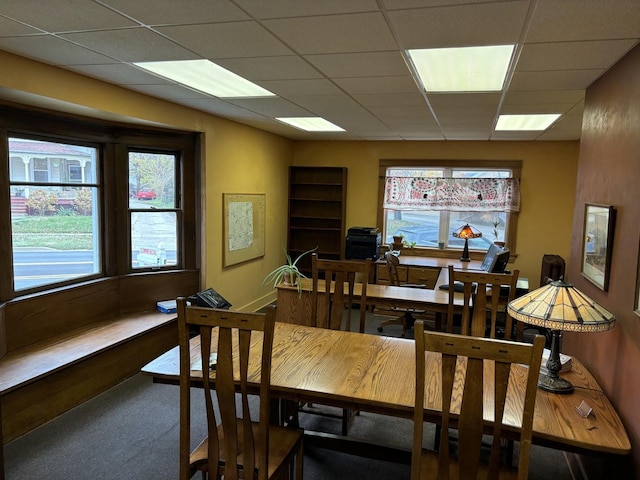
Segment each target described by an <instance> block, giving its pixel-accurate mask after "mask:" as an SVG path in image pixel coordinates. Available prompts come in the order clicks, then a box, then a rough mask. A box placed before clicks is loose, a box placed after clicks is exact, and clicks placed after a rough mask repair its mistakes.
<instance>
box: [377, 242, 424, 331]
mask: <svg viewBox="0 0 640 480" xmlns="http://www.w3.org/2000/svg"><path fill="white" fill-rule="evenodd" d="M384 259H385V261H386V262H387V270H388V272H389V284H390V285H394V286H396V287H407V288H427V286H426V285H422V284H416V283H402V282H400V276H399V275H398V267H399V266H400V260H398V257H397V256H396V255H394V254H393V253H391V252H386V253H385V254H384ZM391 311H392V312H393V313H394V314H400V315H399V316H398V317H396V318H391V319H389V320H384V321H382V322H380V325H378V331H379V332H382V331H383V330H384V327H386V326H388V325H401V326H402V334H401V336H402V337H404V336H405V335H406V334H407V330H409V329H411V328H413V324H414V323H415V321H416V319H415V317H414V315H425V314H426V313H427V312H426V310H417V309H414V308H399V307H391Z"/></svg>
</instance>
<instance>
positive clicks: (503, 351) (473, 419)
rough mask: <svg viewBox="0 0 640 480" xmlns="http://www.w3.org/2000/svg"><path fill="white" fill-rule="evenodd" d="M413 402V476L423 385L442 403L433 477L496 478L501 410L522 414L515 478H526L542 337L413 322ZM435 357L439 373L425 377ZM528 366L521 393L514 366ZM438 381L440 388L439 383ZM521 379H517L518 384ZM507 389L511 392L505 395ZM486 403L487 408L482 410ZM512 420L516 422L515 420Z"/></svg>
mask: <svg viewBox="0 0 640 480" xmlns="http://www.w3.org/2000/svg"><path fill="white" fill-rule="evenodd" d="M415 332H416V403H415V410H414V443H413V455H412V465H411V478H412V480H418V479H420V478H421V477H420V472H421V471H422V470H423V465H422V462H423V452H424V451H425V450H424V449H423V446H422V438H423V421H424V404H425V403H424V402H425V387H426V385H427V380H428V381H429V383H428V388H429V389H430V391H432V392H433V391H434V390H433V389H434V388H435V389H436V391H438V394H439V395H440V396H441V405H442V423H441V424H442V435H441V440H440V445H439V453H438V455H439V456H438V459H437V469H438V472H437V474H436V475H435V476H434V477H433V478H437V479H439V480H445V479H447V480H448V479H449V478H450V477H449V475H450V472H455V476H454V478H456V479H476V478H485V475H486V478H498V472H499V471H501V469H503V468H505V466H504V465H503V464H501V462H500V447H501V442H500V440H501V438H502V437H503V424H504V421H505V412H506V411H509V412H510V415H512V414H513V415H515V416H514V418H518V419H521V422H522V423H521V425H520V432H519V439H518V440H519V441H520V445H521V447H520V454H519V461H518V471H517V475H518V479H526V478H527V475H528V469H529V455H530V448H531V435H532V425H533V412H534V406H535V398H536V385H537V379H538V374H539V371H540V363H541V357H542V350H543V348H544V337H542V336H540V335H537V336H536V337H535V339H534V342H533V344H528V343H516V342H512V341H506V340H495V339H488V338H477V337H473V336H467V335H452V334H448V333H440V332H431V331H427V330H425V328H424V324H423V323H422V322H416V325H415ZM438 358H440V363H441V367H440V377H439V378H433V377H430V378H429V379H425V375H426V371H427V369H426V362H427V361H437V359H438ZM521 368H527V372H526V375H524V378H525V379H526V385H525V386H524V387H525V388H524V396H522V395H521V394H513V393H512V392H515V391H516V390H515V386H514V383H513V382H515V381H519V382H520V381H522V380H521V378H522V377H523V375H522V373H520V372H515V373H514V371H515V370H517V369H521ZM438 387H439V388H438ZM521 387H522V385H520V388H521ZM510 393H512V394H511V395H509V394H510ZM486 408H490V409H491V410H490V411H488V412H487V411H485V409H486ZM516 426H517V425H516ZM449 429H457V431H458V454H457V458H453V457H452V455H451V452H450V449H449ZM483 434H490V435H493V443H492V445H491V447H490V448H491V451H490V454H489V460H488V462H487V461H484V460H483V455H482V440H483Z"/></svg>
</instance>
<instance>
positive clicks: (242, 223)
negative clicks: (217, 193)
mask: <svg viewBox="0 0 640 480" xmlns="http://www.w3.org/2000/svg"><path fill="white" fill-rule="evenodd" d="M265 197H266V196H265V194H263V193H262V194H233V193H223V194H222V203H223V208H224V212H223V218H224V228H223V239H222V242H223V244H224V246H223V252H224V255H223V265H224V266H225V267H229V266H231V265H235V264H237V263H242V262H246V261H247V260H253V259H254V258H258V257H262V256H264V224H265V219H264V215H265V213H264V210H265V201H266V200H265Z"/></svg>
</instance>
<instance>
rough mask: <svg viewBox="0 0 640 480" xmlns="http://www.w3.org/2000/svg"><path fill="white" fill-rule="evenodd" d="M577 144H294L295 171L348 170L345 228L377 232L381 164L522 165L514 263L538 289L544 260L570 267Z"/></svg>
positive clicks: (512, 266)
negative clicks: (304, 168) (397, 161)
mask: <svg viewBox="0 0 640 480" xmlns="http://www.w3.org/2000/svg"><path fill="white" fill-rule="evenodd" d="M578 148H579V144H578V142H297V143H296V144H295V148H294V164H295V165H330V166H334V165H335V166H346V167H348V168H349V173H348V186H347V228H348V227H352V226H375V225H376V211H377V205H378V197H377V195H378V160H379V159H478V160H489V159H490V160H522V182H521V193H522V202H521V211H520V218H519V220H518V238H517V239H516V247H517V248H516V254H517V255H518V258H517V260H516V262H515V263H514V264H513V265H511V266H510V268H511V269H519V270H520V276H521V277H527V278H529V285H530V286H531V287H532V288H537V287H538V284H539V281H540V267H541V262H542V256H543V255H544V254H555V255H560V256H561V257H563V258H564V259H565V261H568V259H569V248H570V241H571V223H572V220H573V203H574V198H575V183H576V172H577V165H578Z"/></svg>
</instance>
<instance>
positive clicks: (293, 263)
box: [262, 246, 318, 295]
mask: <svg viewBox="0 0 640 480" xmlns="http://www.w3.org/2000/svg"><path fill="white" fill-rule="evenodd" d="M317 249H318V247H317V246H316V247H315V248H312V249H311V250H307V251H306V252H303V253H301V254H300V255H298V256H297V257H296V259H295V260H292V259H291V255H289V254H288V253H287V251H286V249H285V248H284V246H283V247H282V250H283V251H284V256H285V259H286V263H284V264H283V265H280V266H279V267H276V268H275V269H273V270H272V271H271V272H269V273H268V274H267V276H266V277H265V278H264V280H263V281H262V284H263V285H264V284H265V283H268V282H273V286H274V287H277V286H278V285H280V284H281V283H284V284H285V285H295V286H297V287H298V295H302V285H301V283H300V282H299V281H298V279H300V278H307V277H306V275H305V274H304V273H302V272H301V271H300V270H299V269H298V262H299V261H300V259H301V258H302V257H304V256H305V255H307V254H309V253H311V252H315V251H316V250H317Z"/></svg>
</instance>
